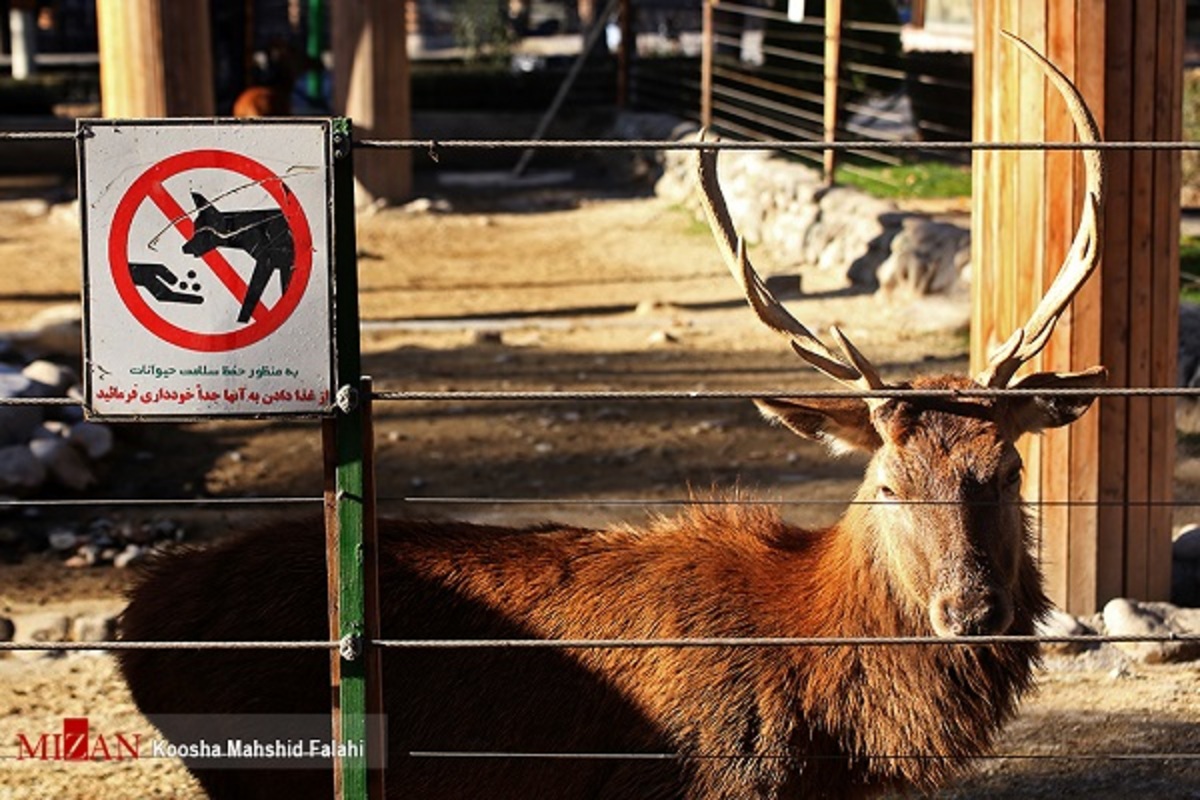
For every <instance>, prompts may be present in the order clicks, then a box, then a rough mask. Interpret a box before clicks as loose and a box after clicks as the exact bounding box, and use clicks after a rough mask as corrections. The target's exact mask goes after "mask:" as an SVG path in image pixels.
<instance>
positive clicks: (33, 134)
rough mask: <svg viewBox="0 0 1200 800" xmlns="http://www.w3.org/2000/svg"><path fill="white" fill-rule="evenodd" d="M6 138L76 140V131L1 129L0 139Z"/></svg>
mask: <svg viewBox="0 0 1200 800" xmlns="http://www.w3.org/2000/svg"><path fill="white" fill-rule="evenodd" d="M5 139H32V140H34V141H56V140H61V139H65V140H74V139H75V131H0V141H3V140H5Z"/></svg>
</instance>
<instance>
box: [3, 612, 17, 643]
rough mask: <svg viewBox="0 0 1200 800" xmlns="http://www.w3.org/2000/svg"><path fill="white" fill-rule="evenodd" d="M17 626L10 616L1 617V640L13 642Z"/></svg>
mask: <svg viewBox="0 0 1200 800" xmlns="http://www.w3.org/2000/svg"><path fill="white" fill-rule="evenodd" d="M15 631H16V626H15V625H13V621H12V620H11V619H9V618H8V617H0V642H11V641H12V639H13V633H14V632H15Z"/></svg>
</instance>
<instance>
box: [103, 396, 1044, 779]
mask: <svg viewBox="0 0 1200 800" xmlns="http://www.w3.org/2000/svg"><path fill="white" fill-rule="evenodd" d="M895 412H896V413H897V414H902V416H892V417H890V418H891V419H893V420H899V419H902V418H903V419H909V418H911V417H913V415H914V414H916V415H917V416H920V414H919V413H918V412H917V411H914V410H913V409H901V410H895ZM923 413H925V414H934V415H936V414H940V413H942V412H939V411H930V410H928V409H927V410H926V411H925V412H923ZM903 415H907V416H903ZM959 421H960V422H961V418H960V419H959ZM897 424H898V423H897ZM920 424H929V422H928V421H926V422H925V423H920ZM920 424H918V428H919V427H920ZM965 424H973V425H991V424H992V423H990V422H987V421H983V422H980V421H975V420H972V421H970V423H965ZM879 427H881V428H883V429H886V427H887V426H886V425H883V424H881V425H880V426H879ZM905 427H906V430H907V431H908V435H909V436H910V437H911V436H913V435H914V434H913V430H914V429H913V428H912V426H911V425H906V426H905ZM976 433H978V431H976ZM871 469H873V467H872V468H869V470H868V473H870V470H871ZM870 487H871V480H870V478H868V481H867V483H865V484H864V489H863V490H862V491H863V492H869V491H874V490H873V489H871V488H870ZM861 494H862V493H861V492H860V496H861ZM877 511H878V509H877V508H875V507H872V506H858V505H855V506H853V507H852V508H851V510H850V511H849V512H848V515H847V517H846V518H845V519H844V520H843V521H842V522H841V523H840V524H839V525H837V526H834V527H832V528H829V529H822V530H811V531H810V530H803V529H799V528H796V527H792V526H790V525H788V524H786V523H785V522H783V521H782V520H781V519H780V518H779V517H778V516H777V514H776V513H775V512H774V511H772V510H770V509H767V508H765V507H758V506H728V507H725V506H719V505H703V504H701V505H697V506H695V507H693V508H690V509H689V510H687V511H686V512H684V513H683V514H682V515H681V516H679V517H678V518H673V519H666V518H664V519H659V520H657V521H655V522H654V523H653V524H651V525H649V526H647V527H646V528H645V529H641V530H639V529H634V528H618V529H612V530H605V531H589V530H581V529H576V528H564V527H554V526H545V527H538V528H528V529H510V528H499V527H486V526H477V525H471V524H466V523H453V522H417V521H382V522H381V524H380V537H381V547H380V552H381V576H380V580H381V587H382V588H381V603H382V607H383V615H384V618H383V636H384V637H385V638H396V639H400V638H414V639H443V638H511V637H517V638H524V637H536V638H653V637H776V636H822V637H824V636H893V635H927V636H932V635H934V630H933V628H932V627H931V623H930V619H929V616H928V614H927V613H925V610H924V609H923V608H921V607H920V606H919V605H917V604H915V603H914V602H913V601H912V600H911V599H909V598H905V597H903V596H902V595H903V589H902V588H900V583H899V582H898V581H897V580H896V579H895V577H894V575H893V574H892V567H891V565H889V563H887V561H885V560H881V558H880V553H879V550H878V548H875V547H872V546H870V544H869V539H870V538H871V537H872V536H873V533H872V530H873V528H874V527H875V526H877V525H878V523H877V522H874V521H872V519H871V515H872V514H875V513H877ZM993 516H994V515H993ZM1017 519H1019V520H1020V522H1019V523H1018V524H1019V525H1020V527H1021V528H1022V531H1020V532H1018V539H1019V540H1023V537H1024V535H1025V534H1024V532H1023V529H1024V528H1025V522H1024V518H1023V516H1021V515H1020V514H1019V513H1018V514H1017ZM323 542H324V540H323V536H322V531H321V526H320V523H319V521H318V520H315V519H314V520H308V521H304V522H300V523H296V524H291V525H276V526H274V527H270V528H266V529H264V530H260V531H257V532H254V533H250V534H248V535H242V536H240V537H238V538H235V539H232V540H229V541H226V542H223V543H220V544H218V545H216V546H214V547H212V548H209V549H207V550H203V551H196V552H189V553H186V554H179V555H170V556H167V557H165V558H162V559H160V560H158V561H156V562H155V563H153V564H152V566H150V567H149V569H148V571H147V573H146V575H145V577H144V579H143V580H142V582H141V583H140V584H139V585H138V586H137V588H136V589H134V591H133V593H132V596H131V600H130V604H129V607H128V609H127V610H126V612H125V614H124V616H123V619H122V625H121V628H122V636H123V637H124V638H125V639H129V640H142V639H146V640H197V639H212V640H218V639H260V638H270V639H281V640H282V639H324V638H326V637H327V627H326V626H327V623H326V613H325V608H324V601H325V560H324V546H323ZM1015 561H1016V563H1017V569H1016V572H1015V574H1013V575H1012V576H1010V578H1011V579H1009V578H1006V580H1009V583H1011V585H1012V589H1013V597H1012V605H1013V618H1012V623H1011V625H1010V626H1009V627H1008V628H1007V632H1009V633H1014V634H1028V633H1031V632H1032V631H1033V630H1034V623H1035V619H1036V618H1037V617H1038V616H1039V615H1040V614H1042V613H1044V611H1045V610H1046V607H1047V601H1046V599H1045V597H1044V595H1043V594H1042V591H1041V588H1040V582H1039V576H1038V573H1037V571H1036V568H1035V566H1034V564H1033V562H1032V560H1031V558H1030V557H1029V556H1028V554H1026V553H1022V554H1018V556H1016V557H1015ZM914 609H915V611H914ZM1035 657H1036V648H1035V647H1034V646H1033V645H1030V644H1004V645H988V646H963V645H949V644H948V645H936V646H865V647H852V646H840V645H834V646H824V647H765V648H750V647H746V648H716V649H670V648H663V649H657V648H656V649H650V650H642V649H582V650H565V651H560V650H553V651H549V650H538V651H520V650H515V651H514V650H495V649H488V650H444V651H443V650H416V651H395V650H391V651H387V652H386V653H385V663H384V671H385V674H386V676H387V677H386V680H385V691H386V698H385V705H386V708H387V710H388V713H389V766H388V774H387V780H388V785H389V787H390V788H389V791H390V793H391V794H392V796H395V797H420V798H529V797H554V798H584V797H587V798H651V799H653V798H729V799H730V800H732V799H733V798H738V800H741V799H743V798H755V797H757V798H800V797H804V798H816V797H855V796H866V795H868V794H873V793H875V792H877V791H878V790H881V789H884V788H894V787H915V788H917V789H919V790H929V789H932V788H934V787H936V786H938V785H940V784H942V783H944V782H945V781H946V780H947V779H948V778H949V777H951V776H953V775H954V774H956V773H958V772H959V771H961V770H962V768H963V767H964V765H965V764H966V763H967V762H968V759H969V758H971V757H972V756H976V755H979V754H981V753H983V752H985V751H986V750H987V749H988V747H989V745H990V743H991V741H992V738H993V735H994V734H995V732H996V730H997V729H998V727H999V726H1000V725H1001V724H1002V723H1003V722H1004V721H1005V720H1006V719H1007V718H1008V717H1010V716H1011V715H1012V713H1013V711H1014V707H1015V704H1016V702H1017V699H1018V697H1019V695H1020V694H1021V693H1022V692H1024V691H1025V690H1026V689H1028V688H1029V686H1030V682H1031V665H1032V663H1033V662H1034V660H1035ZM120 660H121V666H122V669H123V671H124V673H125V676H126V679H127V680H128V682H129V685H130V687H131V689H132V691H133V696H134V698H135V700H136V701H137V704H138V706H139V707H140V708H141V709H142V710H143V711H144V712H145V713H146V714H147V715H148V716H149V717H150V718H151V720H155V719H160V720H161V719H162V715H169V714H186V713H206V714H233V713H240V714H246V713H255V714H259V713H312V714H320V713H324V712H325V711H326V709H327V708H328V703H329V689H328V686H329V680H328V674H327V668H328V659H327V657H326V655H325V654H324V653H308V652H306V653H303V654H297V653H294V652H286V653H280V652H263V651H249V652H211V651H205V652H170V651H125V652H122V653H121V654H120ZM164 727H166V728H167V729H166V730H165V731H164V733H165V734H166V735H167V736H168V737H169V736H170V735H171V730H170V728H169V722H168V723H167V724H166V725H164ZM413 751H489V752H496V751H507V752H520V753H539V752H554V753H570V752H586V753H622V752H635V753H678V754H679V756H680V757H679V758H678V759H668V760H640V761H623V760H617V759H612V760H539V759H515V760H501V759H482V760H476V759H473V760H457V759H430V758H415V757H410V755H409V754H410V753H411V752H413ZM198 775H199V777H200V779H201V781H202V782H203V784H204V786H205V788H206V789H207V790H208V791H209V792H210V793H211V794H212V796H214V797H239V798H241V797H268V796H271V797H278V796H287V797H289V798H290V800H294V799H295V798H299V797H321V796H328V793H329V789H330V783H329V775H328V773H325V774H324V775H323V776H319V777H314V776H312V775H309V774H304V773H295V772H290V773H289V772H286V771H282V772H264V771H250V770H246V771H237V772H234V771H209V772H207V773H205V772H203V771H201V772H198Z"/></svg>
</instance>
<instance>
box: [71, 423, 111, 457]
mask: <svg viewBox="0 0 1200 800" xmlns="http://www.w3.org/2000/svg"><path fill="white" fill-rule="evenodd" d="M67 441H68V442H70V443H71V444H73V445H75V446H76V447H77V448H79V449H80V450H82V451H83V452H84V453H86V454H87V457H88V458H90V459H92V460H93V461H95V460H97V459H101V458H104V457H105V456H107V455H108V454H109V453H111V452H112V449H113V432H112V428H110V427H108V426H107V425H103V424H101V423H99V422H87V421H84V422H77V423H75V424H74V425H72V426H71V429H70V431H69V432H68V434H67Z"/></svg>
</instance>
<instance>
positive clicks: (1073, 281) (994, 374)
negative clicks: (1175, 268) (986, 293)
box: [976, 31, 1104, 388]
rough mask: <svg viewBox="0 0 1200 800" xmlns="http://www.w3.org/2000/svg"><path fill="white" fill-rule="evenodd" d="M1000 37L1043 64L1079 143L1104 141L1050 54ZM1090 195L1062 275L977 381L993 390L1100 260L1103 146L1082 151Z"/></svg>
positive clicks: (1035, 346)
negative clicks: (1101, 148) (1057, 92)
mask: <svg viewBox="0 0 1200 800" xmlns="http://www.w3.org/2000/svg"><path fill="white" fill-rule="evenodd" d="M1000 33H1001V35H1003V36H1004V37H1005V38H1007V39H1008V40H1009V41H1011V42H1012V43H1013V44H1014V45H1016V46H1017V47H1018V48H1019V49H1020V50H1021V51H1022V52H1023V53H1025V54H1026V55H1028V56H1029V57H1031V58H1032V59H1034V60H1035V61H1036V62H1037V63H1038V65H1039V66H1041V68H1042V70H1043V72H1045V74H1046V77H1047V78H1049V80H1050V82H1051V83H1053V84H1054V87H1055V88H1056V89H1058V91H1059V93H1060V94H1061V95H1062V98H1063V100H1064V101H1065V102H1066V104H1067V110H1068V111H1069V112H1070V114H1071V119H1072V121H1073V122H1074V123H1075V130H1076V132H1077V135H1078V137H1079V141H1081V142H1083V143H1085V144H1094V143H1096V142H1098V141H1100V130H1099V128H1098V127H1097V126H1096V120H1095V119H1093V118H1092V112H1091V111H1089V110H1088V107H1087V105H1085V104H1084V102H1083V97H1082V96H1080V94H1079V90H1078V89H1077V88H1075V85H1074V84H1073V83H1071V81H1070V79H1069V78H1067V76H1066V75H1064V74H1063V73H1062V72H1061V71H1060V70H1059V69H1058V67H1056V66H1054V65H1053V64H1051V63H1050V62H1049V61H1048V60H1047V59H1046V57H1045V56H1043V55H1042V54H1041V53H1039V52H1038V51H1036V50H1034V49H1033V47H1031V46H1030V45H1029V43H1028V42H1026V41H1024V40H1023V39H1020V38H1018V37H1016V36H1014V35H1013V34H1011V33H1008V32H1007V31H1001V32H1000ZM1082 153H1083V166H1084V174H1085V190H1086V196H1085V198H1084V203H1083V212H1082V214H1081V216H1080V220H1079V229H1078V230H1077V231H1076V233H1075V239H1074V241H1072V242H1071V249H1070V250H1068V251H1067V256H1066V258H1065V259H1064V260H1063V264H1062V266H1061V267H1060V268H1059V270H1058V275H1057V277H1055V279H1054V282H1053V283H1052V284H1051V285H1050V288H1049V290H1047V292H1046V294H1045V296H1044V297H1042V300H1041V302H1040V303H1038V306H1037V308H1036V309H1034V311H1033V314H1032V315H1031V316H1030V318H1029V321H1028V322H1026V323H1025V326H1024V327H1022V328H1021V329H1019V330H1017V331H1016V332H1015V333H1013V335H1012V337H1011V338H1010V339H1009V340H1008V341H1007V342H1005V343H1004V344H1003V345H1001V347H1000V349H999V350H997V351H996V352H995V353H994V354H993V355H992V358H991V361H990V363H989V364H988V367H987V369H985V370H984V371H983V372H982V373H980V375H979V377H978V378H977V379H976V380H978V381H979V383H981V384H983V385H984V386H987V387H989V388H1004V387H1005V386H1008V385H1009V382H1010V381H1011V380H1012V376H1013V375H1014V374H1015V373H1016V371H1017V370H1018V369H1020V368H1021V365H1022V364H1024V363H1025V362H1026V361H1029V360H1030V359H1031V358H1033V357H1034V356H1036V355H1037V354H1038V353H1039V352H1041V350H1042V348H1043V347H1045V346H1046V341H1047V340H1048V339H1049V338H1050V334H1051V333H1053V332H1054V325H1055V323H1056V322H1058V318H1059V317H1060V316H1062V313H1063V311H1065V310H1066V308H1067V305H1068V304H1069V303H1070V302H1071V298H1073V297H1074V296H1075V294H1076V292H1078V291H1079V289H1080V287H1081V286H1083V284H1084V283H1085V282H1086V281H1087V279H1088V276H1090V275H1091V274H1092V272H1093V270H1095V268H1096V265H1097V264H1098V263H1099V262H1100V248H1099V242H1100V235H1101V225H1102V223H1103V214H1102V211H1103V208H1104V161H1103V159H1102V158H1101V157H1100V152H1099V151H1098V150H1083V151H1082Z"/></svg>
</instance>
